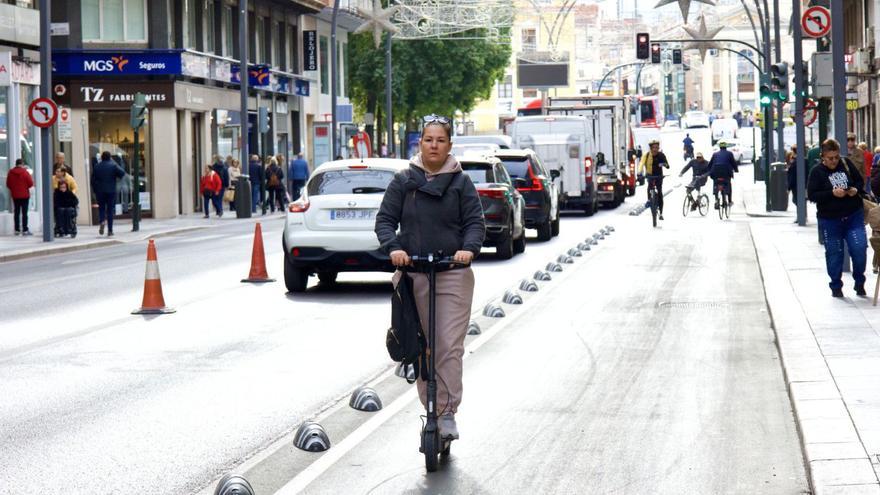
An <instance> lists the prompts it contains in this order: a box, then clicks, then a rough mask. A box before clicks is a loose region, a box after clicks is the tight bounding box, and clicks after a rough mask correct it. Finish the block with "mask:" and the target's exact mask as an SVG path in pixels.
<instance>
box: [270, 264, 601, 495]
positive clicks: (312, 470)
mask: <svg viewBox="0 0 880 495" xmlns="http://www.w3.org/2000/svg"><path fill="white" fill-rule="evenodd" d="M592 258H593V257H590V258H581V259H583V260H585V261H586V260H588V259H592ZM579 265H580V266H575V267H572V268H574V269H573V270H569V271H566V272H562V273H561V274H559V275H560V276H559V277H557V278H556V279H554V280H553V281H554V282H559V281H564V280H565V279H567V278H568V277H569V276H570V275H571V274H572V273H574V272H576V271H577V269H579V268H582V267H583V265H584V264H579ZM554 275H556V274H554ZM545 287H547V286H546V285H545ZM554 288H555V287H554ZM550 292H552V289H551V288H549V287H548V290H546V291H543V292H539V293H538V294H536V295H535V296H534V297H531V298H529V299H528V301H526V302H525V304H523V305H522V306H520V307H519V309H518V310H517V311H516V312H515V313H514V314H513V316H511V317H508V318H507V319H505V320H504V321H501V322H499V323H497V324H495V325H492V327H490V328H489V330H487V331H486V332H485V333H483V334H482V335H480V337H478V338H477V339H476V340H474V341H473V342H472V343H471V344H470V345H468V346H467V347H465V353H464V358H463V359H467V358H468V357H469V356H470V355H471V354H473V352H474V351H476V350H477V349H479V348H480V347H482V346H483V345H484V344H485V343H486V342H488V341H489V340H490V339H491V338H493V337H494V336H495V335H497V334H498V332H500V331H502V330H504V329H505V328H507V327H508V326H509V325H511V324H512V323H513V322H515V321H516V320H517V319H518V318H519V317H520V316H521V315H524V314H526V312H527V310H528V309H529V308H530V307H531V306H534V305H535V304H537V301H540V300H541V299H543V298H544V297H545V296H546V294H549V293H550ZM417 394H418V391H417V390H416V389H411V390H409V391H408V392H406V393H404V394H403V395H401V396H400V397H398V398H397V399H396V400H395V401H394V402H392V403H391V404H390V405H388V406H386V407H385V408H383V409H382V410H381V411H380V412H378V413H377V414H376V415H375V416H373V417H372V418H370V419H369V420H368V421H367V422H366V423H364V424H362V425H361V426H359V427H358V428H357V429H355V430H354V431H353V432H351V433H350V434H349V435H348V436H347V437H345V438H344V439H343V440H342V441H341V442H339V443H338V444H336V445H335V446H334V447H332V448H331V449H330V450H328V451H327V452H326V453H324V454H323V455H322V456H321V457H319V458H318V459H317V460H316V461H315V462H313V463H311V464H310V465H309V466H308V467H307V468H305V469H303V470H302V471H300V473H299V474H297V475H296V476H295V477H294V478H293V479H292V480H290V481H288V482H287V484H285V485H284V486H282V487H281V489H279V490H278V491H277V492H275V493H276V494H277V495H293V494H296V493H299V492H301V491H302V490H303V489H305V488H306V487H307V486H309V484H311V483H312V482H313V481H315V480H316V479H318V477H319V476H321V475H322V474H324V472H325V471H327V470H328V469H330V467H332V466H333V465H334V464H336V462H338V461H339V460H340V459H342V457H343V456H344V455H345V454H347V453H348V452H349V451H351V450H352V449H354V448H355V447H356V446H357V445H358V444H360V443H361V442H362V441H364V440H365V439H366V438H367V437H368V436H370V434H372V433H373V432H374V431H376V430H377V429H378V428H379V427H380V426H382V424H383V423H385V422H386V421H388V420H389V419H390V418H391V417H392V416H394V415H395V414H397V413H398V412H400V411H401V410H403V408H404V407H406V405H407V404H409V403H410V401H412V400H413V399H415V398H416V397H417Z"/></svg>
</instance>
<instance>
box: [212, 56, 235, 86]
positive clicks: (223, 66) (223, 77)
mask: <svg viewBox="0 0 880 495" xmlns="http://www.w3.org/2000/svg"><path fill="white" fill-rule="evenodd" d="M211 71H212V72H213V73H212V74H211V78H212V79H214V80H215V81H223V82H226V81H232V64H231V63H229V62H227V61H225V60H214V62H213V64H211Z"/></svg>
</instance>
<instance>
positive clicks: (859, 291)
mask: <svg viewBox="0 0 880 495" xmlns="http://www.w3.org/2000/svg"><path fill="white" fill-rule="evenodd" d="M855 288H856V295H857V296H861V297H865V296H867V295H868V293H867V292H865V284H864V283H861V284H856V287H855Z"/></svg>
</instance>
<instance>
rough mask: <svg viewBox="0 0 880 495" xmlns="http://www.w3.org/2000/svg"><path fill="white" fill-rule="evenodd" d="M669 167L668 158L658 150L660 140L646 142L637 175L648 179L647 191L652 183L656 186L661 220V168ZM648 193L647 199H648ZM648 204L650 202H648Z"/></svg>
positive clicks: (661, 218)
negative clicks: (646, 149)
mask: <svg viewBox="0 0 880 495" xmlns="http://www.w3.org/2000/svg"><path fill="white" fill-rule="evenodd" d="M661 167H666V168H669V160H667V159H666V155H665V154H663V152H662V151H660V141H659V140H657V139H652V140H651V141H650V142H649V143H648V153H645V154H644V155H642V161H641V163H640V164H639V175H642V174H644V177H646V178H647V179H648V192H649V193H650V191H651V185H652V183H653V184H655V185H656V187H657V208H658V209H659V212H660V220H663V169H662V168H661ZM650 198H651V196H650V194H649V195H648V200H649V201H650ZM649 205H650V203H649Z"/></svg>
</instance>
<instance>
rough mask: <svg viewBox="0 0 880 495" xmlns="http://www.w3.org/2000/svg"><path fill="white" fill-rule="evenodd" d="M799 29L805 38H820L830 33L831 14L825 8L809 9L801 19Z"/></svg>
mask: <svg viewBox="0 0 880 495" xmlns="http://www.w3.org/2000/svg"><path fill="white" fill-rule="evenodd" d="M801 28H802V30H803V33H804V35H805V36H809V37H811V38H821V37H822V36H825V35H826V34H828V33H829V32H830V31H831V12H830V11H829V10H828V9H826V8H825V7H819V6H815V7H810V8H808V9H807V10H806V11H804V15H803V17H801Z"/></svg>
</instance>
